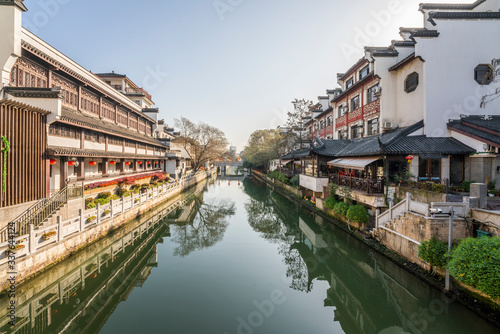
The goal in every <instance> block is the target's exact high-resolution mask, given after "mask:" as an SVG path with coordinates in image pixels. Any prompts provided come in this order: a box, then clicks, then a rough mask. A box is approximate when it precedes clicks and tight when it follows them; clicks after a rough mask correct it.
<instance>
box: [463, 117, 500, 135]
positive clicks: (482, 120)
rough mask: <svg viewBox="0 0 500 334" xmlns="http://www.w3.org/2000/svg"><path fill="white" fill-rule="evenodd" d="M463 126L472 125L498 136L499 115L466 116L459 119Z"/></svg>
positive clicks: (499, 129) (499, 131) (499, 130)
mask: <svg viewBox="0 0 500 334" xmlns="http://www.w3.org/2000/svg"><path fill="white" fill-rule="evenodd" d="M461 121H462V123H464V124H467V123H469V124H473V125H476V126H479V127H482V128H484V129H487V130H492V131H495V132H498V135H500V115H488V116H467V117H465V118H462V119H461Z"/></svg>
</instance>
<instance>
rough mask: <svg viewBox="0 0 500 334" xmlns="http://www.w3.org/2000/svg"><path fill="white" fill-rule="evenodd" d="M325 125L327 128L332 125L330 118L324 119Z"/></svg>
mask: <svg viewBox="0 0 500 334" xmlns="http://www.w3.org/2000/svg"><path fill="white" fill-rule="evenodd" d="M326 125H327V126H330V125H332V116H328V118H327V119H326Z"/></svg>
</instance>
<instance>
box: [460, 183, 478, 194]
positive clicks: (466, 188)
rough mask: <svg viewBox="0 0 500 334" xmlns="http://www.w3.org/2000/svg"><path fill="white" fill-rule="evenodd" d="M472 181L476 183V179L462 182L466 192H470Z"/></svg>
mask: <svg viewBox="0 0 500 334" xmlns="http://www.w3.org/2000/svg"><path fill="white" fill-rule="evenodd" d="M472 183H476V181H464V182H462V189H463V191H465V192H466V193H468V192H470V185H471V184H472Z"/></svg>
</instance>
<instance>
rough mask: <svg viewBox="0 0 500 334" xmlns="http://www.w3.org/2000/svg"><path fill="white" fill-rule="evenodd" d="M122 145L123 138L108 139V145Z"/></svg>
mask: <svg viewBox="0 0 500 334" xmlns="http://www.w3.org/2000/svg"><path fill="white" fill-rule="evenodd" d="M122 143H123V139H121V138H118V137H114V136H111V137H109V138H108V144H110V145H118V146H121V145H122Z"/></svg>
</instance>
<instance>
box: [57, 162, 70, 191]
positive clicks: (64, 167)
mask: <svg viewBox="0 0 500 334" xmlns="http://www.w3.org/2000/svg"><path fill="white" fill-rule="evenodd" d="M59 162H60V167H59V171H60V173H61V177H60V186H59V189H61V190H62V189H64V187H65V186H66V180H67V179H68V158H67V157H61V159H60V160H59Z"/></svg>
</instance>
